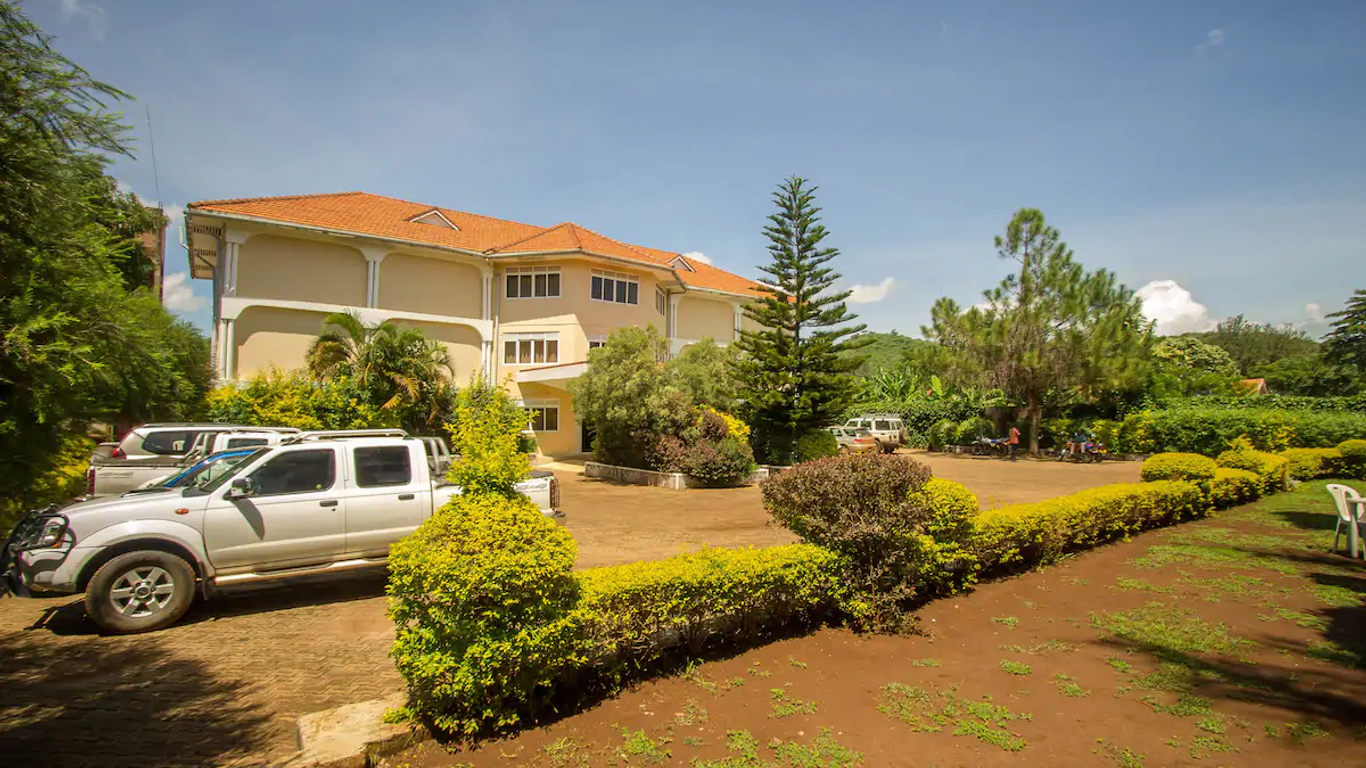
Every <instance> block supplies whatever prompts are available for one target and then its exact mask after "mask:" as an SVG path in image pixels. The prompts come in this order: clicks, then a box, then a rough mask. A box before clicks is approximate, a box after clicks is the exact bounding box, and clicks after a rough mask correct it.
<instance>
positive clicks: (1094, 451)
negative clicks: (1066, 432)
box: [1058, 437, 1106, 464]
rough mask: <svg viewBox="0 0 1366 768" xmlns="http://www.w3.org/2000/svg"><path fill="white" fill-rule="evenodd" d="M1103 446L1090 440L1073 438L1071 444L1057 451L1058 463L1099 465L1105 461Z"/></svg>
mask: <svg viewBox="0 0 1366 768" xmlns="http://www.w3.org/2000/svg"><path fill="white" fill-rule="evenodd" d="M1105 453H1106V450H1105V444H1104V443H1097V442H1095V441H1094V440H1091V439H1090V438H1085V437H1078V438H1073V439H1072V441H1071V442H1069V443H1067V445H1065V446H1063V449H1062V450H1061V451H1058V461H1068V460H1071V461H1083V462H1087V463H1090V464H1099V463H1100V462H1102V461H1104V460H1105Z"/></svg>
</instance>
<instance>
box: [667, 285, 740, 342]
mask: <svg viewBox="0 0 1366 768" xmlns="http://www.w3.org/2000/svg"><path fill="white" fill-rule="evenodd" d="M708 336H710V337H712V338H713V339H715V340H716V342H717V343H719V344H725V343H728V342H730V341H733V340H734V338H735V308H734V307H733V306H731V304H730V303H729V302H726V301H718V300H716V299H709V298H703V297H701V296H694V295H686V296H683V298H681V299H680V300H679V302H678V338H680V339H704V338H706V337H708Z"/></svg>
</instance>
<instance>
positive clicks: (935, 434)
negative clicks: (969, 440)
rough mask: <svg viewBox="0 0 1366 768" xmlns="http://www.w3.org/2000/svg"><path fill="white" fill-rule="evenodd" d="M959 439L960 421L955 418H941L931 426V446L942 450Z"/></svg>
mask: <svg viewBox="0 0 1366 768" xmlns="http://www.w3.org/2000/svg"><path fill="white" fill-rule="evenodd" d="M957 439H958V422H956V421H954V420H953V419H941V420H940V421H937V422H935V425H934V426H933V427H930V448H932V449H934V450H936V451H941V450H943V449H944V448H947V447H948V446H950V445H953V444H954V441H955V440H957Z"/></svg>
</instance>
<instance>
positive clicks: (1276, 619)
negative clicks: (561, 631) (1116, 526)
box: [385, 483, 1366, 768]
mask: <svg viewBox="0 0 1366 768" xmlns="http://www.w3.org/2000/svg"><path fill="white" fill-rule="evenodd" d="M1322 486H1323V483H1314V484H1310V485H1309V486H1307V487H1306V488H1304V489H1302V490H1301V491H1300V492H1297V493H1293V494H1283V495H1281V496H1278V497H1273V498H1271V499H1267V500H1264V501H1263V502H1260V503H1258V504H1256V505H1252V506H1249V507H1245V508H1242V509H1239V510H1235V511H1233V512H1230V513H1225V514H1224V515H1223V516H1221V517H1219V518H1216V519H1210V520H1205V521H1201V522H1197V523H1191V524H1187V525H1184V526H1178V527H1176V528H1172V529H1167V530H1164V531H1156V532H1151V533H1148V534H1145V535H1142V536H1140V537H1138V538H1137V539H1135V540H1134V541H1131V542H1128V543H1122V544H1117V545H1113V546H1108V547H1105V548H1102V549H1100V550H1097V551H1094V552H1090V553H1086V554H1082V555H1078V556H1076V557H1073V558H1070V559H1068V560H1067V561H1065V562H1063V563H1061V564H1058V565H1055V566H1053V567H1049V568H1046V569H1043V570H1041V571H1036V572H1033V573H1030V574H1027V575H1024V576H1021V577H1017V578H1012V579H1007V580H1003V581H998V582H994V583H990V584H986V585H983V586H981V587H980V588H979V589H977V590H976V591H975V592H973V593H972V594H969V595H965V596H961V597H958V598H953V599H947V600H941V601H938V602H935V603H932V604H930V605H928V606H927V607H925V608H924V609H922V610H921V611H920V612H919V616H920V620H921V627H922V629H923V630H924V633H925V634H924V635H923V636H911V637H860V636H855V635H853V634H850V633H848V632H845V631H842V630H836V629H828V630H822V631H819V632H816V633H814V634H812V635H809V636H806V637H800V638H795V639H788V640H783V641H779V642H776V643H773V644H770V645H767V646H765V647H763V648H760V649H757V650H755V651H751V652H748V653H743V654H740V655H737V656H734V657H731V658H727V659H724V660H719V661H713V662H709V663H705V664H701V665H700V666H697V667H696V668H694V669H693V670H691V671H690V672H689V673H686V674H683V675H679V676H676V677H673V678H669V679H663V680H656V681H652V682H648V683H645V684H642V685H640V686H639V687H638V688H636V689H634V690H631V691H628V692H626V693H624V694H622V695H620V696H618V697H617V698H615V699H612V700H609V701H606V702H604V703H602V704H600V705H599V706H597V707H595V708H592V709H590V710H588V711H586V712H583V713H581V714H578V715H575V716H572V717H568V718H566V719H564V720H562V721H560V722H557V723H554V724H551V725H548V726H545V727H542V728H538V729H534V730H531V731H527V732H525V733H522V734H520V735H518V736H516V737H514V738H511V739H508V740H505V741H500V742H496V743H491V744H488V745H485V746H484V747H483V748H482V749H478V750H475V751H471V752H466V753H464V754H455V755H452V754H448V753H446V752H445V751H444V750H442V749H441V748H440V747H439V746H437V745H434V744H427V745H423V746H422V747H419V748H418V749H416V750H413V751H411V752H408V753H405V754H402V755H399V756H396V757H395V758H392V759H390V760H388V761H387V762H386V763H385V765H386V766H389V768H396V767H397V766H404V765H408V766H411V768H435V767H437V766H455V765H473V766H477V767H479V768H492V766H507V765H514V764H515V765H534V766H555V767H557V768H563V767H567V766H607V765H618V766H620V765H668V766H683V765H697V766H699V767H700V768H707V767H710V768H764V767H765V766H830V767H831V768H834V767H837V766H854V765H863V766H982V767H984V768H989V767H991V766H1038V767H1039V768H1052V767H1053V766H1119V767H1120V768H1144V767H1145V766H1146V767H1147V768H1157V767H1158V766H1169V767H1176V766H1211V767H1215V766H1229V767H1230V768H1231V767H1233V766H1256V767H1257V768H1276V767H1278V766H1286V768H1289V767H1290V766H1296V767H1297V768H1298V767H1300V766H1323V768H1330V767H1331V768H1339V767H1341V766H1349V765H1352V766H1355V765H1361V764H1362V762H1363V755H1366V741H1363V740H1364V739H1366V606H1363V604H1362V599H1363V597H1366V567H1363V565H1362V564H1361V562H1360V561H1356V562H1353V561H1351V560H1348V559H1347V558H1346V557H1343V556H1340V555H1332V554H1329V553H1328V552H1327V549H1328V546H1329V545H1330V544H1331V541H1332V525H1333V517H1332V510H1331V502H1329V501H1328V495H1327V494H1326V493H1324V491H1323V489H1322ZM694 760H696V761H697V762H694Z"/></svg>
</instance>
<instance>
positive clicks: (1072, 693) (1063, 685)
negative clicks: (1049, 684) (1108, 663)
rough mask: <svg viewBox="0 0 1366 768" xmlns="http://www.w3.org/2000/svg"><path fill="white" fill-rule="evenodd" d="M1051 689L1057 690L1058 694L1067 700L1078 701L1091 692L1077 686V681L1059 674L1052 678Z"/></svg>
mask: <svg viewBox="0 0 1366 768" xmlns="http://www.w3.org/2000/svg"><path fill="white" fill-rule="evenodd" d="M1053 687H1055V688H1057V689H1058V693H1061V694H1062V695H1064V696H1066V697H1068V698H1069V699H1080V698H1084V697H1086V696H1090V695H1091V692H1090V691H1088V690H1086V689H1085V688H1082V687H1081V686H1080V685H1077V681H1076V680H1074V679H1072V678H1071V677H1070V676H1068V675H1064V674H1062V673H1061V672H1059V673H1058V674H1056V675H1054V676H1053Z"/></svg>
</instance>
